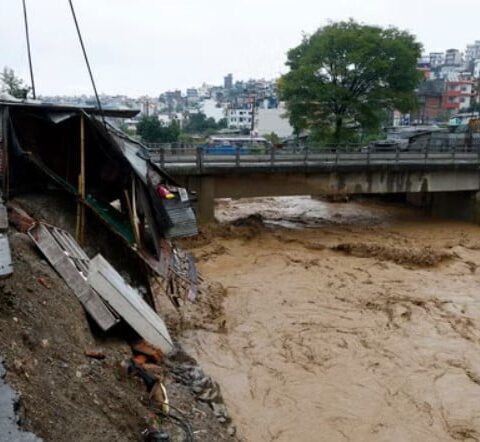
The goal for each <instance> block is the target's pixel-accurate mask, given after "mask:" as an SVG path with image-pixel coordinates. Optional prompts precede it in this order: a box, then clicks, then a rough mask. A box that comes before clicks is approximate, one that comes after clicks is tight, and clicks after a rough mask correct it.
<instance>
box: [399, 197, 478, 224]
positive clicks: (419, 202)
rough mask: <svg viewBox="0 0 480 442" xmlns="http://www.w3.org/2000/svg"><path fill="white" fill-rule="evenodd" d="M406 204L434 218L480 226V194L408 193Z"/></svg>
mask: <svg viewBox="0 0 480 442" xmlns="http://www.w3.org/2000/svg"><path fill="white" fill-rule="evenodd" d="M407 202H408V203H410V204H412V205H413V206H416V207H424V208H425V209H427V210H428V211H429V212H430V213H431V214H432V215H434V216H438V217H441V218H451V219H460V220H464V221H470V222H473V223H477V224H480V192H476V191H467V192H432V193H422V192H419V193H408V194H407Z"/></svg>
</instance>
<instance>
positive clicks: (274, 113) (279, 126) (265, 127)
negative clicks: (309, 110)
mask: <svg viewBox="0 0 480 442" xmlns="http://www.w3.org/2000/svg"><path fill="white" fill-rule="evenodd" d="M286 113H287V111H286V109H285V106H284V105H283V104H281V105H279V107H277V108H274V109H268V108H260V109H257V110H256V111H255V132H256V133H257V134H258V135H267V134H271V133H272V132H274V133H275V134H277V135H278V136H279V137H280V138H287V137H289V136H291V135H292V134H293V127H292V126H291V125H290V122H289V121H288V117H287V115H286Z"/></svg>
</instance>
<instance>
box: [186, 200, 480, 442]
mask: <svg viewBox="0 0 480 442" xmlns="http://www.w3.org/2000/svg"><path fill="white" fill-rule="evenodd" d="M217 214H218V216H219V218H220V220H221V221H223V222H224V223H223V224H221V223H220V224H217V225H214V226H210V227H209V228H208V229H207V230H206V231H204V232H203V235H202V236H200V237H199V238H197V239H196V240H195V241H193V242H191V243H190V244H189V247H191V248H192V251H193V253H194V254H195V255H196V256H197V257H198V259H199V260H200V269H201V271H202V272H203V275H204V276H206V277H209V278H210V279H212V280H215V281H218V282H220V283H221V284H222V285H223V286H224V287H225V290H226V296H225V298H224V316H223V321H224V322H223V327H222V328H221V330H220V331H221V333H219V332H218V331H214V330H200V331H195V332H192V331H186V332H185V333H184V335H183V338H182V342H183V343H184V344H185V346H186V347H187V348H188V350H189V351H190V352H191V353H192V354H193V355H194V356H195V357H196V358H197V359H198V360H199V361H200V363H201V364H202V366H203V367H204V368H205V369H206V370H207V371H208V372H209V373H210V374H211V375H212V376H213V377H214V378H215V379H216V380H217V381H218V382H219V384H220V386H221V388H222V391H223V395H224V398H225V401H226V403H227V406H228V407H229V410H230V412H231V414H232V416H233V418H234V421H235V423H236V424H237V428H238V432H239V435H240V436H241V437H243V438H244V439H245V440H248V441H254V442H255V441H272V440H275V441H292V440H301V441H343V440H352V441H386V440H388V441H393V440H394V441H407V440H408V441H417V440H422V441H452V440H464V441H474V440H480V414H479V412H478V410H479V409H480V356H479V355H480V352H479V350H480V322H479V320H478V318H479V317H480V291H479V282H480V279H479V278H480V275H479V273H478V271H477V268H478V266H479V265H480V246H479V241H478V238H479V237H480V227H479V226H476V225H472V224H467V223H462V222H455V221H447V220H440V219H434V218H430V217H428V216H426V215H423V214H421V213H419V212H418V211H414V210H413V209H410V208H407V207H400V206H395V205H392V204H379V203H373V202H352V203H347V204H338V203H337V204H332V203H325V202H322V201H315V200H311V199H309V198H278V199H273V198H265V199H259V200H255V201H249V202H243V201H222V202H220V203H219V206H218V210H217ZM253 214H257V216H255V217H253V218H252V217H251V215H253ZM235 219H237V221H236V222H235V223H234V224H232V223H231V221H233V220H235ZM285 220H286V221H285Z"/></svg>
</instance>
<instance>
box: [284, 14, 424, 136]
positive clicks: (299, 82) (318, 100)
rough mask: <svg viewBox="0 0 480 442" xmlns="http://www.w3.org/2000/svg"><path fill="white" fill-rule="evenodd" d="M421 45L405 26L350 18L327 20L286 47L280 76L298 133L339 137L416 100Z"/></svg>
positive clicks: (374, 124)
mask: <svg viewBox="0 0 480 442" xmlns="http://www.w3.org/2000/svg"><path fill="white" fill-rule="evenodd" d="M421 49H422V47H421V45H420V43H418V42H417V41H416V40H415V37H414V36H413V35H411V34H409V33H408V32H405V31H400V30H398V29H396V28H387V29H382V28H380V27H377V26H367V25H362V24H359V23H356V22H355V21H353V20H350V21H347V22H338V23H332V24H329V25H327V26H325V27H323V28H320V29H318V30H317V31H316V32H315V33H314V34H313V35H311V36H305V37H304V38H303V41H302V43H301V44H300V45H299V46H297V47H296V48H293V49H291V50H290V51H289V52H288V59H287V63H286V64H287V66H288V67H289V68H290V71H289V72H288V73H287V74H285V75H283V76H282V77H281V78H280V80H279V82H278V87H279V92H280V97H281V98H282V99H283V100H285V101H286V103H287V109H288V112H289V117H290V122H291V123H292V125H293V126H294V128H295V131H296V133H299V132H300V131H301V130H304V129H310V130H311V131H312V132H314V133H317V134H321V136H322V137H323V138H324V140H325V139H333V140H334V141H342V140H346V139H348V138H349V137H350V136H352V134H353V135H355V134H357V133H358V132H359V130H363V131H368V130H370V131H372V130H376V129H378V127H379V126H380V124H381V122H382V121H383V120H384V119H385V118H386V115H387V114H388V111H389V110H393V109H398V110H400V111H402V112H406V111H409V110H411V109H413V108H414V107H415V106H416V98H415V88H416V87H417V85H418V83H419V81H420V79H421V74H420V73H419V72H418V71H417V69H416V64H417V60H418V58H419V57H420V54H421Z"/></svg>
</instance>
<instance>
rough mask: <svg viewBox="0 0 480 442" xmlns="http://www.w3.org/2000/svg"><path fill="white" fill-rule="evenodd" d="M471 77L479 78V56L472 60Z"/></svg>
mask: <svg viewBox="0 0 480 442" xmlns="http://www.w3.org/2000/svg"><path fill="white" fill-rule="evenodd" d="M473 78H476V79H480V58H477V59H476V60H475V61H474V62H473Z"/></svg>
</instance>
